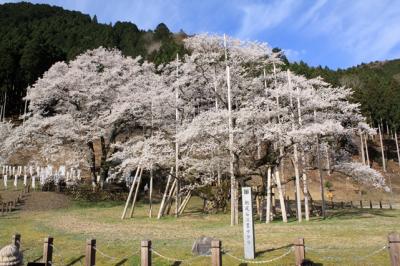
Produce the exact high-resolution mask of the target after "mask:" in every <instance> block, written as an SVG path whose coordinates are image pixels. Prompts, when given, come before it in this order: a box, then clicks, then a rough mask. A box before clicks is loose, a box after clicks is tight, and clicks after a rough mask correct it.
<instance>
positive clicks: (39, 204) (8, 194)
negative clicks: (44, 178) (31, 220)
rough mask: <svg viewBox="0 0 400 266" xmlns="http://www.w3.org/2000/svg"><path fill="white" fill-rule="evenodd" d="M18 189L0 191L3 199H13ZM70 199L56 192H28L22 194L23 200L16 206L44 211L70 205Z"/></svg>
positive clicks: (28, 209)
mask: <svg viewBox="0 0 400 266" xmlns="http://www.w3.org/2000/svg"><path fill="white" fill-rule="evenodd" d="M19 193H20V192H19V191H1V192H0V195H1V197H2V199H3V201H8V200H14V199H15V198H16V197H17V196H18V194H19ZM70 204H71V201H70V199H69V198H68V197H67V196H65V195H63V194H61V193H56V192H30V193H29V194H26V195H25V196H24V200H23V202H22V203H21V204H20V205H19V206H18V207H19V208H18V209H20V210H23V211H44V210H51V209H60V208H66V207H68V206H70Z"/></svg>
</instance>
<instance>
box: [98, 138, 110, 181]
mask: <svg viewBox="0 0 400 266" xmlns="http://www.w3.org/2000/svg"><path fill="white" fill-rule="evenodd" d="M100 146H101V159H100V180H101V181H102V182H104V181H106V179H107V177H108V170H109V169H110V166H109V165H108V163H107V154H108V147H107V146H106V142H105V140H104V137H103V136H100Z"/></svg>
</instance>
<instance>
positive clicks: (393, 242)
mask: <svg viewBox="0 0 400 266" xmlns="http://www.w3.org/2000/svg"><path fill="white" fill-rule="evenodd" d="M388 242H389V254H390V262H391V266H400V235H399V234H398V233H396V232H392V233H390V234H389V236H388Z"/></svg>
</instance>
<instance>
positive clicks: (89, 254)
mask: <svg viewBox="0 0 400 266" xmlns="http://www.w3.org/2000/svg"><path fill="white" fill-rule="evenodd" d="M95 265H96V239H87V240H86V254H85V266H95Z"/></svg>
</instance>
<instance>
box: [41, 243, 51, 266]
mask: <svg viewBox="0 0 400 266" xmlns="http://www.w3.org/2000/svg"><path fill="white" fill-rule="evenodd" d="M43 262H44V265H45V266H51V265H53V238H52V237H50V236H49V237H46V238H45V239H44V244H43Z"/></svg>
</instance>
